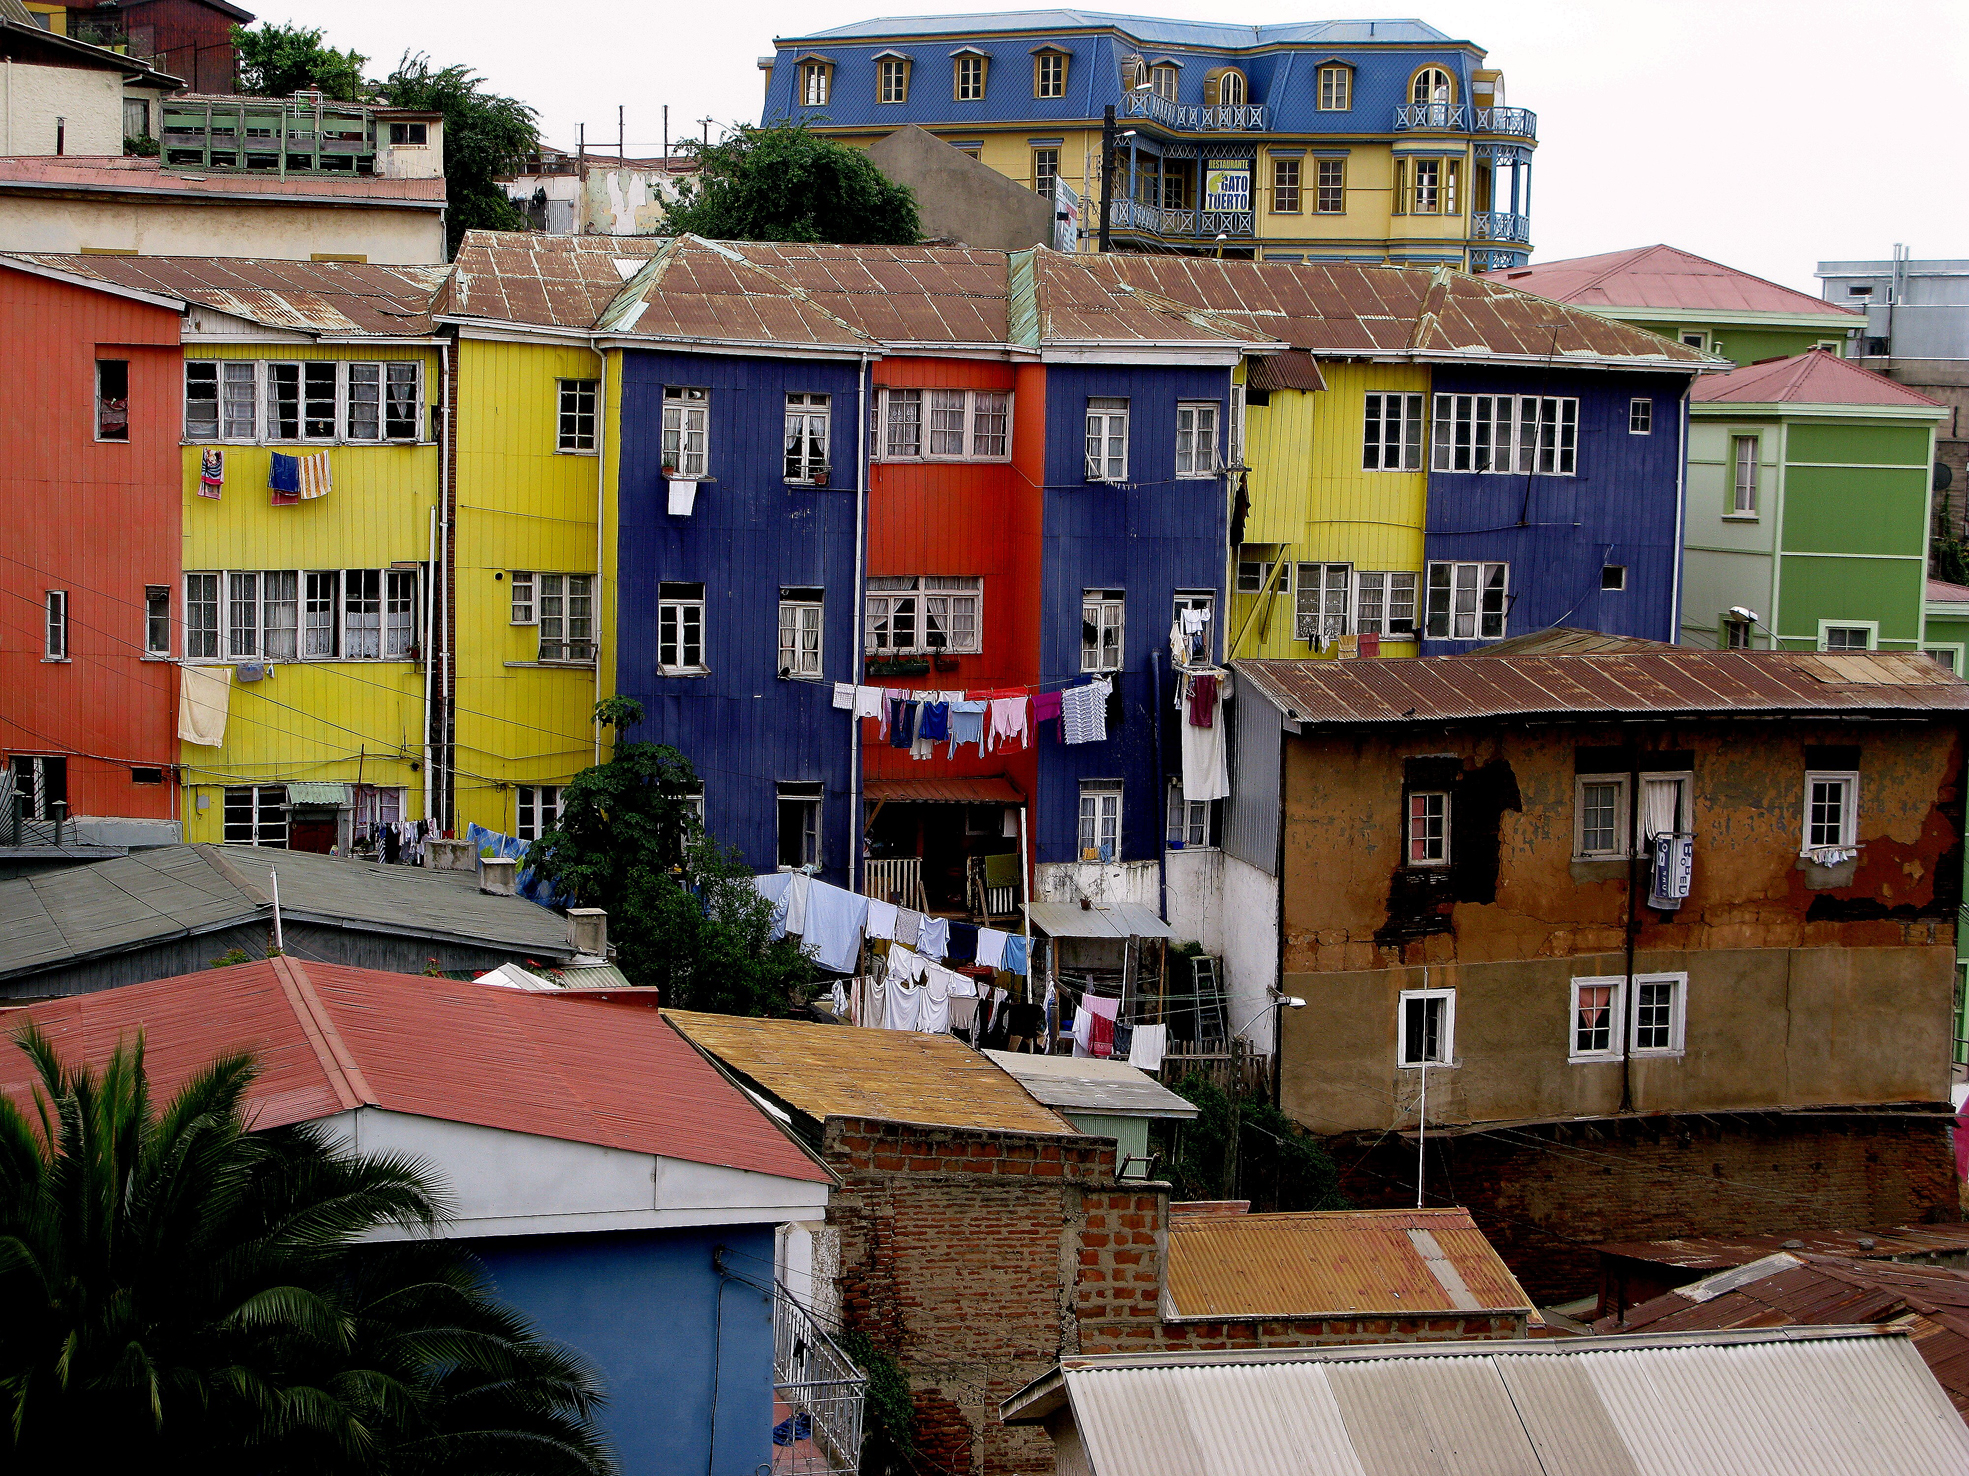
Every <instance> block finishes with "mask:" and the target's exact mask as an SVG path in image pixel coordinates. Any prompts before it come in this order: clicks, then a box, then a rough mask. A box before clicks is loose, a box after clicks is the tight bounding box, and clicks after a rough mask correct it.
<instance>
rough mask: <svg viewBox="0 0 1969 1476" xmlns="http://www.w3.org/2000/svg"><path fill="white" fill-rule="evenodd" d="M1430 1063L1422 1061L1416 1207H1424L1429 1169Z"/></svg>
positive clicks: (1416, 1161) (1417, 1141)
mask: <svg viewBox="0 0 1969 1476" xmlns="http://www.w3.org/2000/svg"><path fill="white" fill-rule="evenodd" d="M1428 1140H1429V1063H1428V1062H1427V1061H1424V1062H1423V1063H1422V1109H1421V1112H1420V1114H1419V1116H1418V1119H1417V1121H1416V1125H1415V1207H1416V1208H1417V1209H1421V1208H1422V1180H1423V1177H1424V1175H1426V1174H1427V1173H1428V1171H1429V1147H1428Z"/></svg>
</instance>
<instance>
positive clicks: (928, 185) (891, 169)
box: [868, 125, 1053, 251]
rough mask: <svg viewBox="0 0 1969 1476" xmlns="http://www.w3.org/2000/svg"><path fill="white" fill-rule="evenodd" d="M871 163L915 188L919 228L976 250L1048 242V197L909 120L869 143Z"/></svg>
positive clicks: (1050, 235) (1050, 210) (1050, 227)
mask: <svg viewBox="0 0 1969 1476" xmlns="http://www.w3.org/2000/svg"><path fill="white" fill-rule="evenodd" d="M868 157H869V158H870V159H872V160H874V162H875V167H876V168H877V169H879V170H881V171H882V173H883V174H885V175H887V176H888V177H889V178H890V179H892V180H894V181H895V182H896V183H897V184H902V185H908V186H909V188H910V189H911V190H913V191H915V193H916V209H917V212H918V214H919V216H920V217H921V219H922V226H923V234H924V235H925V236H928V237H932V238H947V239H950V240H953V241H961V242H962V243H964V244H965V245H966V246H974V247H977V248H978V249H979V250H981V251H1023V250H1024V249H1025V248H1026V247H1028V246H1050V245H1052V244H1053V203H1052V201H1050V200H1048V199H1046V198H1044V197H1043V196H1040V195H1038V194H1035V193H1034V192H1033V191H1031V190H1029V189H1027V188H1026V187H1025V186H1024V185H1022V184H1018V183H1016V182H1015V181H1013V180H1010V179H1007V178H1006V177H1005V176H1004V175H1003V174H1001V173H999V172H998V171H997V170H996V169H993V168H992V167H991V166H990V165H988V164H983V163H980V162H979V161H978V160H976V159H973V158H972V157H971V156H970V155H969V154H967V153H965V152H963V151H962V150H961V149H954V148H952V147H951V146H950V145H949V144H947V143H945V142H944V141H943V140H942V139H940V138H938V137H937V136H936V135H935V134H932V133H927V132H925V131H924V130H923V129H921V128H918V127H916V126H914V125H911V126H910V127H907V128H899V129H897V130H896V131H895V132H894V133H892V134H890V135H889V136H888V137H887V138H883V139H878V140H876V142H875V143H873V144H871V145H870V146H869V150H868Z"/></svg>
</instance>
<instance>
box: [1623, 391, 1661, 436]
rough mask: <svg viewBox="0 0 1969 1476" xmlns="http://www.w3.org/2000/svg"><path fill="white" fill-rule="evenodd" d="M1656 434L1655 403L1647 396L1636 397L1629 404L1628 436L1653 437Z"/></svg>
mask: <svg viewBox="0 0 1969 1476" xmlns="http://www.w3.org/2000/svg"><path fill="white" fill-rule="evenodd" d="M1654 433H1655V402H1654V401H1653V400H1651V399H1649V398H1648V397H1647V396H1646V395H1636V396H1635V397H1634V398H1633V399H1631V400H1629V401H1628V402H1627V434H1628V435H1630V436H1651V435H1653V434H1654Z"/></svg>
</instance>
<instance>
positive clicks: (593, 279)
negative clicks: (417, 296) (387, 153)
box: [437, 231, 669, 331]
mask: <svg viewBox="0 0 1969 1476" xmlns="http://www.w3.org/2000/svg"><path fill="white" fill-rule="evenodd" d="M668 244H669V243H668V241H667V240H666V239H665V238H663V237H660V236H550V235H545V234H539V233H534V232H529V231H467V232H466V233H465V239H464V240H463V241H462V242H460V243H459V246H458V253H457V256H456V257H455V258H454V259H453V261H452V264H451V277H450V279H449V281H448V282H447V283H446V284H445V290H444V292H443V294H442V295H441V296H440V298H439V301H438V309H437V310H438V312H439V313H441V314H443V315H446V316H456V317H464V318H483V319H488V320H491V321H495V322H505V323H528V324H532V325H533V326H535V327H539V328H576V329H581V330H583V331H586V330H587V329H589V328H592V327H593V326H594V325H595V320H596V319H597V318H599V317H601V315H602V312H603V310H604V309H605V308H607V307H608V305H609V304H610V303H611V302H613V301H614V300H615V299H616V297H617V296H618V295H619V294H620V293H621V291H622V284H623V281H624V280H625V278H626V277H627V276H628V275H630V274H633V273H634V272H635V271H637V270H639V269H640V268H641V267H642V265H643V263H644V262H645V261H646V260H647V259H648V258H649V257H652V256H654V255H656V253H657V252H658V251H660V250H662V249H663V247H664V246H666V245H668ZM618 263H621V264H622V265H618Z"/></svg>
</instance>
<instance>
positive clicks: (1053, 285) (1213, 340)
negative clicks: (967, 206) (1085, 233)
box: [1011, 247, 1282, 350]
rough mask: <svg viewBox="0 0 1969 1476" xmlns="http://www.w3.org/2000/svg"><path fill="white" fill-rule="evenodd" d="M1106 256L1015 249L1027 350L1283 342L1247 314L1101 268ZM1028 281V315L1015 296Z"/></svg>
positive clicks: (1015, 286) (1015, 281)
mask: <svg viewBox="0 0 1969 1476" xmlns="http://www.w3.org/2000/svg"><path fill="white" fill-rule="evenodd" d="M1108 260H1109V258H1107V257H1099V256H1080V255H1066V254H1063V253H1061V252H1058V251H1048V250H1046V249H1045V248H1044V247H1035V248H1034V249H1032V250H1031V251H1021V252H1015V253H1014V254H1013V256H1012V259H1011V277H1012V290H1013V297H1014V300H1015V304H1016V306H1015V315H1016V316H1017V317H1018V318H1019V324H1018V327H1017V328H1016V329H1015V332H1014V336H1015V337H1016V338H1018V339H1019V341H1020V342H1022V343H1023V344H1025V346H1026V347H1029V348H1046V347H1051V346H1054V345H1065V344H1102V345H1121V346H1128V347H1136V346H1142V347H1146V346H1148V345H1152V344H1153V345H1157V346H1164V345H1180V346H1190V347H1196V346H1203V347H1212V348H1223V349H1232V348H1236V347H1238V346H1240V345H1249V346H1251V347H1253V348H1258V349H1261V350H1262V349H1267V348H1279V347H1282V345H1281V344H1280V342H1279V340H1278V339H1276V338H1275V337H1273V335H1272V334H1271V333H1270V332H1268V331H1266V330H1264V329H1262V328H1258V327H1254V326H1253V325H1252V323H1251V322H1250V320H1249V319H1246V318H1233V317H1228V316H1224V315H1221V314H1218V313H1214V312H1211V311H1209V310H1208V309H1207V308H1204V307H1201V306H1199V305H1198V304H1197V303H1196V301H1195V300H1194V299H1192V298H1184V297H1176V296H1171V295H1169V294H1167V293H1164V292H1162V291H1160V290H1158V289H1157V287H1156V286H1155V284H1153V283H1146V282H1135V281H1131V280H1130V279H1129V278H1128V277H1126V276H1123V275H1117V274H1116V273H1115V272H1113V271H1110V270H1106V269H1104V267H1103V265H1102V263H1104V262H1106V261H1108ZM1028 272H1029V275H1028ZM1028 284H1029V287H1030V291H1031V294H1032V302H1031V305H1030V307H1031V311H1030V314H1029V315H1027V314H1024V313H1018V312H1017V307H1022V306H1024V304H1021V303H1018V301H1017V300H1018V298H1019V296H1020V294H1021V291H1022V289H1024V288H1026V287H1027V285H1028Z"/></svg>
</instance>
